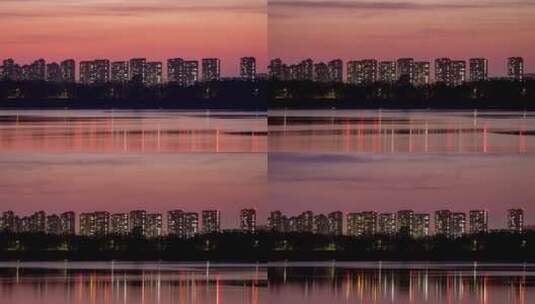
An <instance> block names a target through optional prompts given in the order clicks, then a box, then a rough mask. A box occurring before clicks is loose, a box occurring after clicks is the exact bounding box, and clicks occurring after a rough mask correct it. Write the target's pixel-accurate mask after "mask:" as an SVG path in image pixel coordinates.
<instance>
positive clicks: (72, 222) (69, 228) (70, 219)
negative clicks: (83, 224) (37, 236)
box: [59, 211, 76, 235]
mask: <svg viewBox="0 0 535 304" xmlns="http://www.w3.org/2000/svg"><path fill="white" fill-rule="evenodd" d="M59 217H60V221H61V233H62V234H65V235H74V234H76V214H75V213H74V212H73V211H67V212H63V213H62V214H61V215H60V216H59Z"/></svg>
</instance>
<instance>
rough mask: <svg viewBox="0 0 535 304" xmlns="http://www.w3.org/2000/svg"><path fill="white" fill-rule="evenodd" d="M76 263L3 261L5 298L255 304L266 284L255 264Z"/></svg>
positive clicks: (0, 285) (81, 303)
mask: <svg viewBox="0 0 535 304" xmlns="http://www.w3.org/2000/svg"><path fill="white" fill-rule="evenodd" d="M69 264H71V263H69ZM72 264H73V265H68V266H65V268H61V266H59V265H58V264H57V263H48V266H47V265H40V264H39V263H37V264H35V263H34V264H33V265H32V263H30V265H23V266H18V267H17V265H7V266H6V265H4V266H5V267H7V268H4V269H2V270H1V272H0V274H1V275H2V277H1V279H0V295H1V296H2V299H3V300H2V303H28V304H32V303H57V304H62V303H65V304H67V303H76V304H86V303H88V304H96V303H110V304H111V303H117V304H119V303H147V304H149V303H158V304H164V303H216V304H220V303H251V304H256V303H259V298H260V296H261V293H262V292H263V291H264V290H265V289H266V286H267V279H266V276H265V273H266V272H265V270H262V269H260V268H259V267H258V266H253V265H250V266H243V265H242V266H238V267H236V266H232V267H225V266H216V267H213V266H210V265H209V264H205V265H184V266H181V265H165V264H148V265H147V264H138V265H136V264H128V263H118V264H115V263H114V262H111V263H91V264H92V265H91V264H89V265H84V264H80V263H72ZM10 266H11V267H10Z"/></svg>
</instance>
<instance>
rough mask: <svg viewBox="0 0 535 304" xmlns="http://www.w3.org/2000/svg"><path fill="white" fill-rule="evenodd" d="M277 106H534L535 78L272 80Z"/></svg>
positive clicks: (272, 96)
mask: <svg viewBox="0 0 535 304" xmlns="http://www.w3.org/2000/svg"><path fill="white" fill-rule="evenodd" d="M269 96H270V102H269V106H270V107H275V108H284V107H287V108H326V107H338V108H378V107H381V108H437V109H441V108H442V109H467V108H470V109H473V108H502V109H522V110H524V109H535V80H527V81H510V80H505V79H504V80H490V81H482V82H474V83H465V84H464V85H462V86H458V87H450V86H446V85H444V84H433V85H428V86H421V87H415V86H412V85H407V84H405V83H402V82H400V83H394V84H388V83H381V82H377V83H374V84H369V85H353V84H346V83H320V82H312V81H284V82H280V81H272V82H270V90H269Z"/></svg>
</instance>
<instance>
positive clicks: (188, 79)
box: [167, 58, 199, 87]
mask: <svg viewBox="0 0 535 304" xmlns="http://www.w3.org/2000/svg"><path fill="white" fill-rule="evenodd" d="M167 80H168V81H169V82H172V83H176V84H178V85H179V86H181V87H189V86H192V85H194V84H195V83H197V81H198V80H199V62H198V61H196V60H184V59H182V58H173V59H169V60H167Z"/></svg>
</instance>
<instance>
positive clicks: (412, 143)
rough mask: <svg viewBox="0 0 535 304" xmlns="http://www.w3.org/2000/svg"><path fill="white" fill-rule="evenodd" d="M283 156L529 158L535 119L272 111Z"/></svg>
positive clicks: (273, 139)
mask: <svg viewBox="0 0 535 304" xmlns="http://www.w3.org/2000/svg"><path fill="white" fill-rule="evenodd" d="M268 124H269V132H268V134H269V150H270V151H279V152H299V151H314V152H371V153H396V152H410V153H430V152H442V153H443V152H447V153H467V152H469V153H528V152H533V150H534V149H535V114H533V113H531V112H477V111H384V110H374V111H371V110H370V111H361V110H359V111H357V110H321V111H316V110H298V111H292V110H273V111H271V110H270V111H269V118H268Z"/></svg>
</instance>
